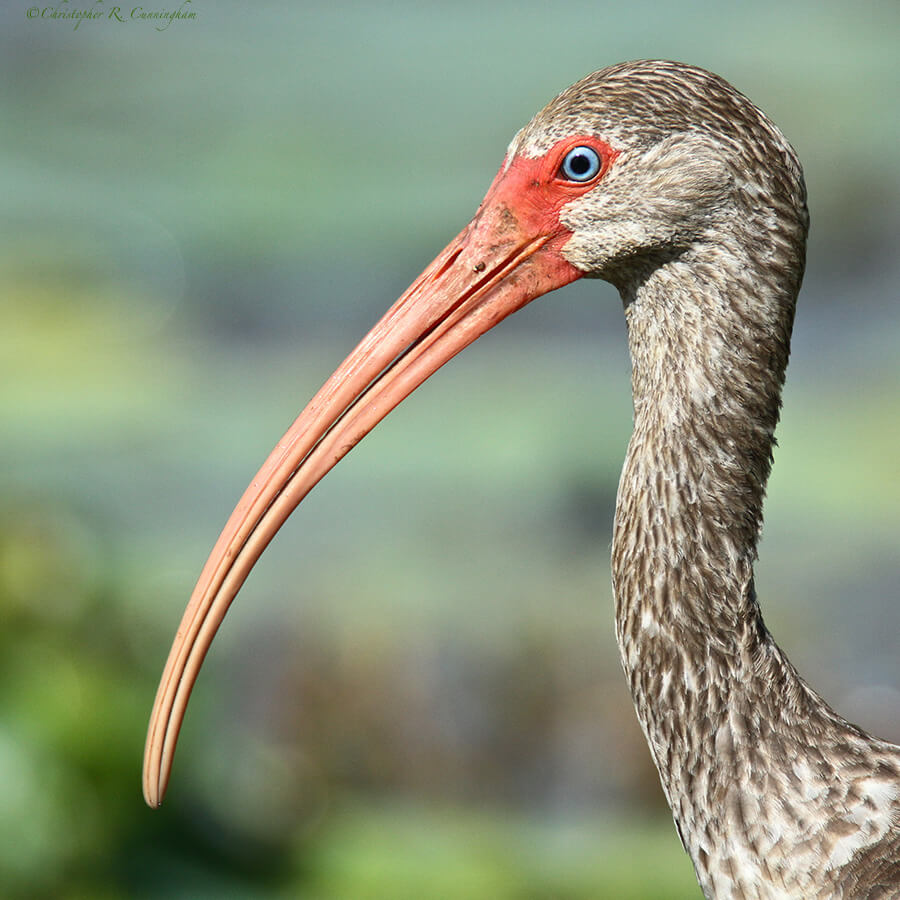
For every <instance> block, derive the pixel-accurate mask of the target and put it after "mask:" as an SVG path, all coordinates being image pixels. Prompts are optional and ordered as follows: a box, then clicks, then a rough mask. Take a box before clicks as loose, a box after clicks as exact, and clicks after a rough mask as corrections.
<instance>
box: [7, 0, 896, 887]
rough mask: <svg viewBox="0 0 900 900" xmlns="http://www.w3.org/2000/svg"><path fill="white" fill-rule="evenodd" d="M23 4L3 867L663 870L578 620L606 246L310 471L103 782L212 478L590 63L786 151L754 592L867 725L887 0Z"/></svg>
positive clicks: (789, 645)
mask: <svg viewBox="0 0 900 900" xmlns="http://www.w3.org/2000/svg"><path fill="white" fill-rule="evenodd" d="M111 7H112V4H109V3H107V4H105V5H104V4H102V3H96V4H95V3H93V2H91V0H85V2H83V3H82V2H81V0H71V2H69V3H68V4H63V5H62V6H61V7H60V8H61V9H92V10H100V11H108V10H109V9H111ZM146 8H147V9H158V8H159V9H164V8H166V7H162V6H161V7H153V6H151V5H149V4H148V5H146ZM26 9H27V4H25V3H17V2H16V3H9V4H4V6H3V8H2V11H0V22H2V26H3V27H2V29H0V45H2V54H0V72H2V87H3V90H2V92H0V104H2V118H3V123H4V126H3V130H2V139H0V189H2V196H3V201H2V204H0V209H2V218H0V223H2V225H0V227H2V241H0V304H2V319H0V372H2V381H0V427H2V440H0V455H2V456H0V458H2V465H0V625H2V627H0V895H2V896H3V897H6V898H18V897H23V898H25V897H27V898H42V897H48V898H49V897H53V898H82V897H83V898H118V897H141V898H144V897H146V898H151V897H163V896H165V897H191V898H197V897H241V898H242V897H250V898H252V897H260V898H262V897H303V898H307V897H308V898H382V897H384V898H407V897H408V898H419V897H440V898H522V900H525V898H562V900H576V898H605V897H610V898H639V897H648V898H676V897H697V896H699V891H698V890H697V888H696V885H695V882H694V878H693V874H692V871H691V867H690V864H689V862H688V861H687V859H686V857H684V856H683V855H682V853H681V850H680V846H679V844H678V840H677V837H676V835H675V832H674V828H673V827H672V824H671V817H670V815H669V813H668V810H667V809H666V807H665V805H664V802H663V799H662V795H661V792H660V790H659V787H658V783H657V779H656V774H655V771H654V770H653V768H652V765H651V762H650V758H649V754H648V752H647V750H646V749H645V747H644V744H643V740H642V738H641V735H640V733H639V730H638V728H637V725H636V723H635V720H634V716H633V713H632V710H631V705H630V700H629V697H628V694H627V690H626V688H625V685H624V682H623V679H622V677H621V673H620V669H619V663H618V658H617V654H616V650H615V643H614V637H613V609H612V600H611V595H610V594H611V592H610V585H609V570H608V553H609V543H610V523H611V520H612V510H613V502H614V496H615V488H616V481H617V476H618V469H619V465H620V463H621V459H622V455H623V452H624V448H625V444H626V442H627V439H628V433H629V425H630V396H629V382H628V362H627V353H626V347H625V338H624V323H623V319H622V314H621V304H620V302H619V299H618V297H617V295H616V294H615V292H614V291H613V290H612V289H611V288H610V287H608V286H607V285H604V284H600V283H587V284H579V285H574V286H572V287H570V288H568V289H566V290H565V291H562V292H559V293H557V294H554V295H552V296H550V297H548V298H545V299H543V300H542V301H540V302H538V303H535V304H534V305H532V306H531V307H529V308H528V309H526V310H524V311H523V312H521V313H520V314H518V315H517V316H515V317H514V318H513V319H512V320H510V321H509V322H507V323H505V324H504V326H503V327H502V328H500V329H498V330H497V331H496V332H494V333H491V334H489V335H487V336H486V337H485V338H484V339H482V340H481V341H479V342H478V343H477V344H476V345H474V346H473V347H472V348H470V349H469V350H468V351H467V352H466V353H464V354H463V355H462V356H461V357H459V358H458V359H457V360H455V361H454V362H453V363H451V364H450V365H449V366H448V367H447V368H446V369H445V370H443V371H442V372H441V373H439V374H438V375H437V376H436V377H435V378H434V379H433V380H432V381H431V382H429V383H428V384H427V385H425V386H424V387H423V388H422V389H421V390H420V391H419V392H418V393H417V394H416V395H414V396H413V397H412V398H410V400H408V401H407V402H406V403H405V404H404V405H403V407H402V408H401V409H399V410H398V411H397V412H396V413H395V414H394V415H392V416H391V418H390V419H389V420H388V421H387V422H386V423H385V424H384V425H382V426H381V428H379V429H377V430H376V432H375V433H373V434H372V436H371V437H370V438H368V439H367V440H366V441H365V442H364V443H363V444H362V445H361V446H360V447H359V448H358V449H357V450H356V451H355V452H354V453H353V454H351V456H350V457H349V458H348V459H347V460H346V461H345V462H344V463H343V464H342V465H341V466H340V467H339V468H338V469H337V470H336V471H335V472H334V473H333V474H332V475H331V476H329V478H327V479H326V480H325V482H324V483H323V484H322V485H321V486H320V487H319V488H317V489H316V491H314V492H313V494H312V495H311V496H310V498H309V499H308V501H307V502H306V503H305V504H304V506H303V508H302V509H301V510H300V511H299V512H298V513H297V514H296V515H295V516H294V518H293V519H292V520H291V521H290V522H289V524H288V525H287V526H286V528H285V529H284V531H283V532H282V534H281V535H280V536H279V538H278V539H277V540H276V542H275V544H274V545H273V547H272V548H271V550H270V551H269V552H268V553H267V554H266V556H265V557H264V558H263V561H262V562H261V564H260V565H259V567H258V569H257V570H256V571H255V572H254V573H253V576H252V577H251V579H250V581H249V582H248V585H247V587H246V589H245V590H244V592H243V594H242V596H241V597H240V598H239V600H238V602H237V603H236V604H235V607H234V609H233V610H232V612H231V614H230V616H229V618H228V621H227V622H226V624H225V626H224V628H223V630H222V633H221V634H220V637H219V639H218V641H217V643H216V645H215V646H214V649H213V652H212V655H211V657H210V659H209V660H208V662H207V664H206V667H205V669H204V672H203V675H202V676H201V679H200V682H199V685H198V688H197V690H196V692H195V695H194V698H193V701H192V705H191V709H190V713H189V715H188V719H187V726H186V729H185V732H184V734H183V737H182V741H181V745H180V748H179V753H178V757H177V759H176V764H175V769H174V777H173V781H172V784H171V790H170V793H169V796H168V798H167V801H166V803H165V804H164V806H163V807H162V809H161V810H160V811H158V812H151V811H149V810H148V809H146V808H145V807H144V805H143V803H142V800H141V797H140V761H141V753H142V744H143V738H144V730H145V727H146V720H147V716H148V714H149V711H150V705H151V702H152V699H153V694H154V691H155V686H156V681H157V678H158V677H159V674H160V672H161V668H162V664H163V662H164V659H165V655H166V653H167V652H168V647H169V644H170V641H171V638H172V635H173V633H174V629H175V626H176V624H177V622H178V620H179V618H180V615H181V612H182V609H183V606H184V604H185V602H186V600H187V597H188V595H189V593H190V590H191V587H192V585H193V581H194V579H195V577H196V575H197V574H198V573H199V570H200V567H201V565H202V563H203V560H204V559H205V557H206V554H207V552H208V551H209V549H210V547H211V546H212V543H213V541H214V539H215V537H216V534H217V533H218V530H219V528H220V527H221V525H222V524H223V522H224V520H225V518H226V516H227V515H228V513H229V512H230V510H231V508H232V506H233V504H234V503H235V502H236V500H237V498H238V496H239V495H240V493H241V491H242V490H243V488H244V487H245V485H246V483H247V482H248V480H249V478H250V476H251V475H252V474H253V473H254V472H255V471H256V468H257V467H258V465H259V463H261V461H262V459H263V458H264V457H265V455H266V454H267V453H268V451H269V450H270V448H271V447H272V446H273V445H274V443H275V441H276V439H277V438H278V437H279V436H280V435H281V433H282V432H283V430H284V429H285V428H286V426H287V425H288V424H289V423H290V422H291V421H292V419H293V418H294V416H295V414H296V413H297V412H298V411H299V409H300V408H301V407H302V405H303V404H304V403H305V401H306V399H307V398H308V397H309V396H310V395H311V394H312V393H313V392H314V391H315V389H316V388H317V387H318V386H319V384H320V383H321V382H322V381H323V380H324V378H325V377H326V376H327V375H328V374H329V373H330V372H331V371H332V369H333V368H334V367H335V365H336V364H337V363H338V362H339V361H340V360H341V359H342V358H343V356H344V355H345V354H346V352H347V351H348V350H349V349H350V348H351V347H352V346H353V345H354V344H355V343H356V341H357V340H358V338H359V337H360V336H361V335H362V334H363V332H364V331H365V330H366V329H367V328H368V327H369V325H371V324H372V323H373V322H374V321H375V319H376V318H377V316H378V315H379V314H380V312H381V311H382V310H384V309H385V308H386V307H387V306H388V304H389V303H390V302H391V301H392V300H393V299H394V298H395V297H396V296H397V295H398V294H399V293H400V292H401V291H402V290H403V288H404V287H405V286H406V285H407V283H408V282H409V281H410V280H411V279H412V278H413V277H415V275H417V274H418V272H419V271H420V270H421V269H422V268H423V267H424V265H425V264H426V263H427V262H428V261H429V260H430V259H431V258H432V256H433V255H434V254H435V253H436V252H437V251H438V250H439V249H440V248H441V247H443V245H444V244H445V243H446V241H447V240H448V239H449V238H450V237H451V236H452V235H453V234H455V233H456V232H457V231H458V230H459V228H460V227H461V226H462V225H463V224H464V223H465V222H466V221H467V220H468V218H469V216H470V215H471V214H472V212H473V211H474V209H475V207H476V205H477V203H478V201H479V200H480V198H481V196H482V193H483V191H484V189H485V188H486V186H487V185H488V183H489V182H490V180H491V178H492V176H493V174H494V172H495V171H496V168H497V166H498V165H499V163H500V160H501V159H502V157H503V153H504V150H505V148H506V144H507V142H508V141H509V139H510V137H511V136H512V134H513V133H514V131H515V130H516V129H517V128H519V127H520V126H521V125H522V124H524V122H525V121H527V120H528V119H529V118H530V116H531V115H532V114H533V113H534V112H535V111H536V110H537V109H538V108H539V107H540V106H541V105H542V104H543V103H544V102H546V101H547V100H548V99H549V98H550V97H551V96H552V95H553V94H554V93H556V92H557V91H558V90H560V89H561V88H563V87H565V86H566V85H568V84H569V83H571V82H572V81H574V80H576V79H577V78H579V77H581V76H582V75H584V74H586V73H587V72H589V71H592V70H594V69H597V68H600V67H602V66H604V65H607V64H609V63H612V62H616V61H619V60H623V59H631V58H638V57H668V58H675V59H682V60H685V61H689V62H693V63H696V64H699V65H702V66H706V67H708V68H711V69H713V70H715V71H717V72H719V73H721V74H722V75H724V76H725V77H726V78H728V79H729V80H731V81H732V82H733V83H734V84H735V85H737V86H738V87H739V88H740V89H741V90H743V91H744V92H745V93H747V94H749V95H750V96H751V97H752V98H753V99H754V100H755V101H756V102H757V103H759V104H760V105H761V106H762V107H763V108H764V109H765V110H767V111H768V112H769V114H770V115H771V116H772V117H773V118H774V119H775V121H777V122H778V123H779V124H780V125H781V127H782V128H783V129H784V131H785V132H786V134H787V135H788V137H789V139H790V140H791V141H792V142H793V143H794V145H795V147H796V148H797V150H798V152H799V155H800V157H801V159H802V160H803V163H804V166H805V168H806V174H807V180H808V186H809V192H810V205H811V212H812V217H813V226H812V236H811V246H810V254H809V265H808V269H807V272H808V274H807V280H806V285H805V288H804V292H803V294H802V296H801V302H800V307H799V310H798V316H797V324H796V329H795V342H794V353H793V358H792V362H791V367H790V371H789V378H788V387H787V391H786V395H785V407H784V422H783V426H782V427H781V429H780V432H779V438H780V448H779V450H778V451H777V455H776V467H775V474H774V476H773V479H772V483H771V489H770V492H769V498H770V499H769V503H768V507H767V526H766V532H765V538H764V542H763V546H762V548H761V562H760V565H759V569H758V585H759V591H760V596H761V598H762V601H763V604H764V611H765V614H766V618H767V621H768V623H769V625H770V627H771V628H772V630H773V631H774V632H775V633H776V635H777V636H778V637H779V639H780V641H781V643H782V644H783V645H784V646H785V647H786V649H787V650H788V652H789V653H790V655H791V656H792V658H793V660H794V661H795V663H796V664H797V665H798V667H799V668H800V670H801V672H803V673H804V674H805V675H806V676H807V677H808V678H809V679H810V680H811V681H812V683H813V684H814V685H816V686H817V688H819V689H820V691H821V692H822V693H823V694H824V695H825V697H826V698H828V699H829V700H830V701H831V702H832V703H833V704H834V705H836V706H837V708H838V709H839V710H840V711H841V712H842V713H844V714H845V715H847V716H848V717H849V718H851V719H853V720H855V721H857V722H859V723H860V724H862V725H864V726H866V727H868V728H870V729H872V730H873V731H875V732H877V733H878V734H880V735H882V736H884V737H889V738H893V739H894V740H898V739H900V692H898V688H900V657H898V654H897V647H896V643H897V635H898V634H900V605H898V603H897V599H898V596H900V589H898V588H900V584H898V573H900V566H898V561H897V556H898V554H897V547H898V544H900V539H898V534H897V532H898V526H900V503H898V500H900V453H898V449H897V448H898V436H900V435H898V432H900V390H898V389H900V360H898V347H900V309H898V304H897V302H896V301H897V293H898V284H900V262H898V254H897V235H898V233H900V230H898V224H900V154H898V152H897V147H898V146H900V118H898V116H897V85H898V82H900V56H898V54H897V52H896V47H897V41H898V38H900V7H898V5H897V4H896V3H895V2H893V0H885V2H882V3H877V2H861V3H858V4H853V5H852V6H848V5H847V4H846V3H843V2H828V0H815V2H794V3H790V4H786V3H784V2H782V0H773V2H764V3H746V4H729V3H708V4H707V3H699V2H693V0H686V2H681V3H679V4H664V3H650V2H646V0H635V2H631V3H627V4H612V3H606V2H591V3H565V4H562V5H551V4H547V3H532V2H521V0H520V2H495V3H492V4H486V3H471V2H457V3H456V4H454V5H453V6H452V7H450V6H448V7H447V8H438V7H429V6H427V5H425V4H421V3H412V2H401V3H393V4H362V3H359V4H352V3H343V2H335V3H331V4H322V5H309V4H303V3H293V4H287V3H284V4H271V3H263V4H251V3H235V2H224V0H218V2H215V3H213V2H202V0H194V2H193V3H191V5H190V9H191V10H192V11H193V12H194V13H195V14H196V19H195V20H193V21H187V22H174V23H173V24H172V25H171V26H170V27H168V28H167V29H165V30H164V31H157V30H156V28H155V27H154V25H153V24H152V23H147V22H143V23H136V22H125V23H116V22H112V21H109V20H108V19H105V18H101V19H99V20H98V21H95V22H82V23H81V24H80V25H79V27H78V28H77V29H76V28H75V27H74V25H75V23H74V22H73V21H71V20H68V21H65V20H55V21H54V20H49V19H46V18H45V19H41V18H37V19H34V20H30V19H28V18H27V17H26ZM125 9H126V12H127V10H129V9H130V6H129V7H126V8H125Z"/></svg>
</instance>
